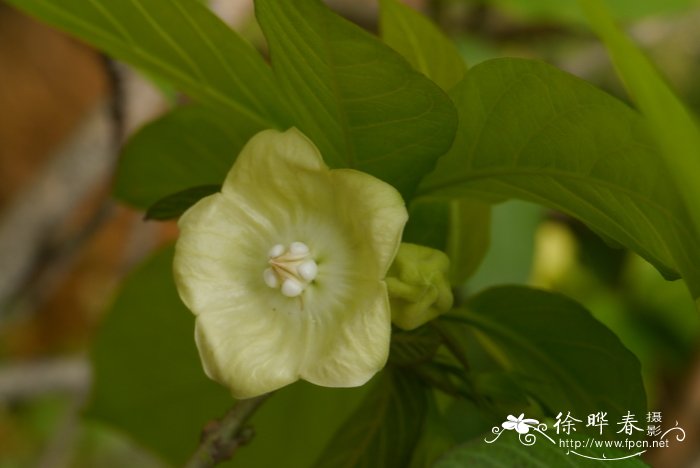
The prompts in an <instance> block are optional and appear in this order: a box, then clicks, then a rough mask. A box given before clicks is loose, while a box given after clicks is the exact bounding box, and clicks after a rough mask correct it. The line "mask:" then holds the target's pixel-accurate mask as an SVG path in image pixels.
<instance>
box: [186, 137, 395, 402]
mask: <svg viewBox="0 0 700 468" xmlns="http://www.w3.org/2000/svg"><path fill="white" fill-rule="evenodd" d="M407 217H408V214H407V212H406V207H405V204H404V202H403V200H402V198H401V196H400V195H399V193H398V192H397V191H396V190H395V189H394V188H393V187H392V186H390V185H388V184H386V183H384V182H382V181H380V180H378V179H376V178H374V177H372V176H370V175H368V174H364V173H362V172H358V171H355V170H351V169H334V170H330V169H329V168H328V167H327V166H326V165H325V164H324V162H323V160H322V158H321V155H320V154H319V152H318V150H317V149H316V147H315V146H314V145H313V143H311V142H310V141H309V140H308V139H307V138H306V137H305V136H304V135H303V134H301V133H300V132H299V131H298V130H296V129H291V130H288V131H286V132H283V133H282V132H278V131H274V130H265V131H262V132H260V133H258V134H257V135H255V136H254V137H253V138H252V139H251V140H250V141H249V142H248V144H247V145H246V146H245V147H244V148H243V150H242V151H241V153H240V155H239V156H238V159H237V160H236V162H235V164H234V165H233V167H232V168H231V170H230V172H229V174H228V175H227V177H226V180H225V181H224V183H223V187H222V189H221V192H220V193H217V194H214V195H211V196H209V197H206V198H203V199H202V200H200V201H199V202H198V203H196V204H195V205H194V206H192V207H191V208H190V209H189V210H187V212H185V214H183V215H182V217H181V218H180V221H179V227H180V237H179V239H178V241H177V244H176V249H175V260H174V274H175V282H176V284H177V288H178V292H179V294H180V297H181V298H182V300H183V302H184V303H185V305H186V306H187V307H188V308H189V309H190V310H191V311H192V312H193V313H194V314H195V316H196V325H195V340H196V343H197V347H198V349H199V354H200V357H201V360H202V364H203V367H204V370H205V372H206V374H207V375H208V376H209V377H210V378H211V379H213V380H216V381H218V382H219V383H221V384H223V385H225V386H227V387H228V388H229V389H230V390H231V392H232V394H233V396H234V397H236V398H249V397H253V396H257V395H260V394H263V393H267V392H270V391H272V390H275V389H278V388H280V387H283V386H285V385H287V384H290V383H292V382H294V381H296V380H298V379H300V378H301V379H304V380H307V381H309V382H312V383H314V384H317V385H323V386H328V387H353V386H359V385H362V384H364V383H365V382H367V381H368V380H369V379H370V378H371V377H372V376H373V375H374V374H375V373H376V372H377V371H379V370H380V369H381V368H382V367H383V366H384V364H385V363H386V359H387V355H388V350H389V340H390V333H391V322H390V320H391V313H390V308H389V300H388V295H387V287H386V284H385V283H384V277H385V275H386V273H387V271H388V269H389V266H390V265H391V263H392V261H393V259H394V256H395V255H396V252H397V250H398V247H399V243H400V239H401V234H402V231H403V227H404V225H405V223H406V220H407Z"/></svg>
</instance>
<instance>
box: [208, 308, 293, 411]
mask: <svg viewBox="0 0 700 468" xmlns="http://www.w3.org/2000/svg"><path fill="white" fill-rule="evenodd" d="M304 336H305V325H304V322H303V320H300V317H299V316H298V315H294V314H287V313H284V312H280V311H279V310H268V309H266V307H265V304H258V303H255V302H247V303H246V302H241V303H235V304H230V305H229V308H228V309H221V310H219V311H215V312H210V311H207V312H206V313H204V314H200V315H199V316H198V317H197V322H196V330H195V339H196V342H197V348H198V349H199V354H200V357H201V359H202V363H203V365H204V370H205V372H206V373H207V375H208V376H209V377H210V378H211V379H213V380H216V381H217V382H219V383H221V384H223V385H225V386H227V387H228V388H229V389H230V390H231V393H232V394H233V396H234V397H235V398H250V397H254V396H257V395H261V394H263V393H268V392H271V391H273V390H276V389H278V388H280V387H283V386H285V385H287V384H290V383H292V382H294V381H296V380H298V379H299V366H300V364H301V359H302V357H303V356H304V354H305V347H306V346H305V338H304Z"/></svg>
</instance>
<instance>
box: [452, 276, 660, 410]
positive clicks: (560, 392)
mask: <svg viewBox="0 0 700 468" xmlns="http://www.w3.org/2000/svg"><path fill="white" fill-rule="evenodd" d="M445 317H446V319H445V320H451V321H455V323H467V324H469V325H470V326H471V327H473V328H475V329H476V330H477V331H478V333H477V336H478V338H479V340H480V341H481V342H482V344H483V345H484V347H485V348H486V350H487V351H489V352H490V353H491V354H492V355H493V356H494V357H495V358H496V359H497V360H498V361H499V362H500V363H501V365H502V366H503V367H504V368H506V369H509V370H510V371H511V372H512V373H513V376H514V377H515V379H516V381H517V382H518V383H519V385H520V386H521V387H522V388H523V389H525V390H526V391H527V392H528V393H529V394H530V396H531V397H532V398H534V399H535V400H537V401H538V402H539V403H540V404H541V405H542V406H543V407H544V408H547V409H548V410H549V413H550V414H554V415H556V414H557V412H559V411H562V412H564V414H566V412H567V411H571V413H572V415H574V416H576V415H578V416H577V417H578V419H581V416H585V415H587V414H591V413H596V412H598V411H607V412H608V414H609V415H610V420H614V419H618V420H619V417H621V415H622V414H626V412H627V411H632V412H633V413H635V414H638V415H639V414H643V413H644V412H645V411H646V396H645V392H644V386H643V384H642V378H641V371H640V365H639V361H638V360H637V358H636V357H635V356H634V355H633V354H632V353H630V352H629V351H628V350H627V349H626V348H625V347H624V346H623V345H622V343H621V342H620V340H619V339H618V338H617V337H616V336H615V335H614V334H613V333H612V332H611V331H610V330H608V329H607V328H606V327H605V326H603V325H602V324H601V323H600V322H598V321H597V320H595V319H594V318H593V317H592V316H591V314H590V313H589V312H588V311H587V310H586V309H584V308H583V307H582V306H580V305H579V304H577V303H576V302H574V301H572V300H570V299H568V298H566V297H564V296H560V295H558V294H552V293H548V292H544V291H538V290H535V289H529V288H526V287H522V286H503V287H497V288H492V289H489V290H487V291H485V292H483V293H481V294H479V295H477V296H476V297H475V298H473V299H472V300H471V301H469V303H468V304H467V305H466V310H464V311H460V312H459V314H457V315H450V316H445ZM504 416H505V415H504Z"/></svg>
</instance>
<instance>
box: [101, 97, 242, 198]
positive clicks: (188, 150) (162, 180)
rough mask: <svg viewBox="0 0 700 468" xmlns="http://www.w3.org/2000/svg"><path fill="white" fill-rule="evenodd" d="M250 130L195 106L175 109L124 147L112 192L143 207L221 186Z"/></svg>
mask: <svg viewBox="0 0 700 468" xmlns="http://www.w3.org/2000/svg"><path fill="white" fill-rule="evenodd" d="M254 132H255V128H254V126H251V125H250V123H248V122H246V121H236V122H231V121H230V120H227V119H222V118H218V117H217V114H215V113H212V112H211V111H210V110H208V109H206V108H203V107H200V106H187V107H182V108H179V109H176V110H174V111H172V112H170V113H168V114H166V115H165V116H164V117H161V118H160V119H158V120H156V121H155V122H153V123H151V124H149V125H147V126H145V127H144V128H143V129H141V130H140V131H139V132H138V133H137V134H136V135H134V137H132V138H131V140H130V141H129V143H128V144H127V145H126V147H125V148H124V151H123V153H122V155H121V157H120V160H119V165H118V166H117V174H116V181H115V187H114V193H115V195H116V196H117V198H119V199H120V200H122V201H124V202H127V203H129V204H131V205H133V206H136V207H139V208H143V209H145V208H148V207H149V206H151V205H153V204H154V203H156V202H157V201H159V200H161V199H163V198H164V197H166V196H168V195H172V194H174V193H178V192H181V191H183V190H186V189H189V188H192V187H196V186H204V185H217V184H219V185H220V184H221V183H222V182H223V180H224V178H225V177H226V174H227V173H228V171H229V169H230V168H231V166H232V165H233V161H234V160H235V159H236V156H237V155H238V153H239V151H240V150H241V148H242V147H243V145H244V144H245V142H246V141H248V138H250V136H251V135H252V134H253V133H254Z"/></svg>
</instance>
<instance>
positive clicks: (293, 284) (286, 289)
mask: <svg viewBox="0 0 700 468" xmlns="http://www.w3.org/2000/svg"><path fill="white" fill-rule="evenodd" d="M302 292H304V285H303V284H301V283H300V282H299V281H297V280H296V279H294V278H287V279H286V280H284V283H282V294H284V295H285V296H287V297H297V296H298V295H300V294H301V293H302Z"/></svg>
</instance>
